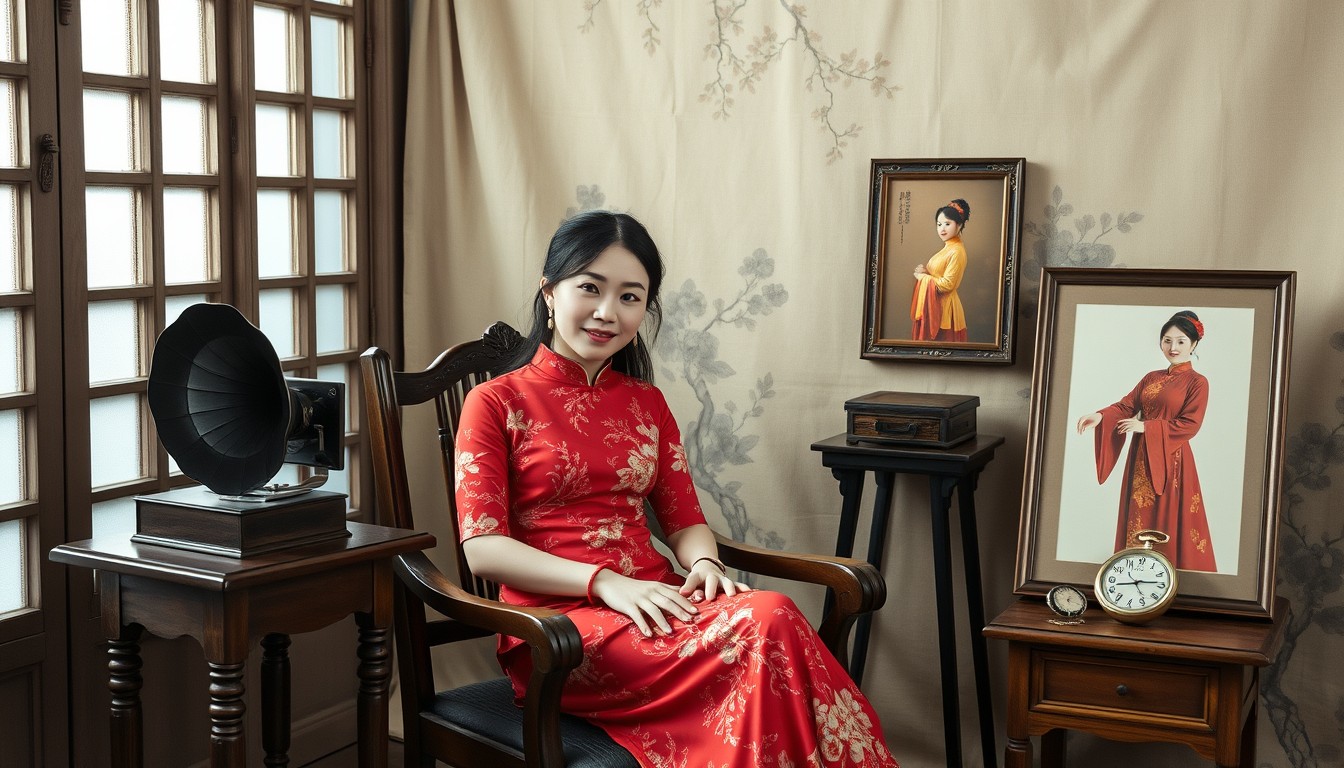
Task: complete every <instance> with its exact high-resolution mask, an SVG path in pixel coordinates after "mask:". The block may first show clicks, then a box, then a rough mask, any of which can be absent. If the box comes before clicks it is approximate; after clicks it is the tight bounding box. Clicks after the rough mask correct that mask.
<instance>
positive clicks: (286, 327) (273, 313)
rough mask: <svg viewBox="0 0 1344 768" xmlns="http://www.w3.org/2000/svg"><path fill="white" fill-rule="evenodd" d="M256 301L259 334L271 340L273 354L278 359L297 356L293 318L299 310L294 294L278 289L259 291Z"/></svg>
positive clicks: (296, 340)
mask: <svg viewBox="0 0 1344 768" xmlns="http://www.w3.org/2000/svg"><path fill="white" fill-rule="evenodd" d="M257 301H258V302H259V306H260V313H259V314H260V319H261V326H260V327H261V332H262V333H264V334H266V338H268V339H270V340H271V346H273V347H275V354H277V355H279V356H280V357H293V356H295V355H297V354H298V339H297V338H296V334H297V333H298V331H297V329H296V328H295V326H294V316H295V315H296V314H297V313H298V309H299V308H298V304H297V302H296V301H295V299H294V292H293V291H290V290H287V289H278V288H275V289H271V290H268V291H260V292H259V293H258V294H257Z"/></svg>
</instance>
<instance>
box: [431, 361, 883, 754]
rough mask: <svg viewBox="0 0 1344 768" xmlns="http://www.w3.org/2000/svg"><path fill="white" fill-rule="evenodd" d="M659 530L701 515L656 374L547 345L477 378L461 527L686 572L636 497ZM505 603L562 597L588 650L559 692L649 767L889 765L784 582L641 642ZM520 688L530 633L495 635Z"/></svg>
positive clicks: (612, 618) (673, 578)
mask: <svg viewBox="0 0 1344 768" xmlns="http://www.w3.org/2000/svg"><path fill="white" fill-rule="evenodd" d="M646 500H648V501H649V502H651V503H652V507H653V509H654V510H655V512H656V514H657V516H658V521H659V523H660V524H661V525H662V528H663V530H664V531H665V532H666V533H668V534H671V533H674V532H676V531H679V530H681V529H683V528H686V527H688V526H691V525H696V524H700V523H704V522H705V519H704V515H703V513H702V512H701V510H700V505H699V502H698V500H697V497H696V493H695V488H694V486H693V485H692V483H691V476H690V473H689V472H688V469H687V464H686V453H685V449H684V448H683V447H682V444H681V436H680V433H679V431H678V430H677V425H676V422H675V421H674V419H673V417H672V413H671V411H670V410H669V409H668V407H667V403H666V401H664V399H663V395H662V393H661V392H659V391H658V389H657V388H655V387H654V386H653V385H652V384H649V383H647V382H644V381H641V380H638V379H635V378H632V377H630V376H626V375H624V374H620V373H617V372H615V371H612V370H610V368H607V369H604V370H603V371H602V372H600V373H599V374H598V376H597V381H596V383H595V384H593V385H589V384H588V379H587V376H586V375H585V373H584V371H583V369H582V368H581V367H580V366H579V365H578V364H577V363H575V362H573V361H571V360H568V359H566V358H564V357H561V356H559V355H557V354H555V353H554V352H552V351H551V350H550V349H548V348H547V347H545V346H544V345H543V346H542V347H540V348H539V349H538V350H537V354H536V356H535V357H534V358H533V359H532V362H531V364H529V365H527V366H525V367H523V368H520V369H518V370H516V371H512V372H510V373H507V374H505V375H503V376H499V377H497V378H495V379H492V380H491V381H489V382H487V383H485V384H483V385H481V386H478V387H476V388H475V389H474V390H472V391H471V393H470V394H469V395H468V397H467V399H466V402H465V404H464V406H463V413H462V419H461V422H460V424H459V427H458V437H457V504H458V514H459V520H460V523H461V529H462V538H463V539H464V540H465V539H468V538H471V537H473V536H480V535H483V534H502V535H506V536H512V537H514V538H515V539H518V540H519V541H521V542H523V543H525V544H528V545H530V546H532V547H535V548H537V549H540V550H543V551H546V552H550V553H552V554H555V555H558V556H560V557H564V558H568V559H570V560H575V561H578V562H583V563H592V564H594V565H597V564H606V565H608V566H610V567H611V568H613V569H614V570H616V571H619V572H620V573H623V574H625V575H627V576H632V577H635V578H641V579H650V580H654V579H657V580H661V581H664V582H667V583H668V584H673V585H676V586H680V585H681V584H682V583H683V582H684V578H683V577H681V576H678V575H677V574H676V573H675V572H674V571H673V569H672V565H671V563H669V562H668V560H667V559H666V558H665V557H663V556H662V555H661V554H659V553H658V551H657V550H655V549H654V547H653V545H652V537H651V535H650V532H649V529H648V526H647V525H646V523H645V518H644V509H645V501H646ZM500 597H501V599H503V600H504V601H505V602H509V603H512V604H515V605H527V606H546V607H549V608H554V609H558V610H561V611H564V612H565V613H566V614H567V615H568V616H569V617H570V618H571V619H572V620H573V621H574V624H575V625H576V626H577V627H578V629H579V632H580V634H581V635H582V636H583V647H584V658H583V662H582V663H581V664H580V666H579V667H578V668H577V669H576V670H575V671H574V672H573V673H572V674H571V675H570V677H569V680H568V681H567V683H566V686H565V690H564V694H563V695H562V698H561V706H562V708H563V709H564V710H565V711H567V712H572V713H574V714H576V715H579V716H582V717H584V718H587V719H588V720H590V721H591V722H593V723H594V724H596V725H598V726H599V727H601V728H602V729H603V730H605V731H606V732H607V733H609V734H610V735H611V737H612V738H613V739H614V740H615V741H616V742H618V743H619V744H621V745H622V746H623V747H625V748H626V749H628V750H629V751H630V752H631V753H632V754H633V755H634V756H635V758H636V759H637V760H638V761H639V763H640V765H642V766H649V767H650V768H654V767H655V766H656V767H657V768H673V767H676V768H683V767H684V768H702V767H705V766H713V767H714V768H724V767H726V766H734V767H739V766H740V767H741V768H746V767H747V766H828V767H829V766H859V765H862V766H895V765H896V761H895V760H894V759H893V758H892V757H891V755H890V753H888V751H887V748H886V745H885V744H884V742H883V739H882V732H881V728H880V726H879V725H878V722H877V716H876V714H875V713H874V712H873V708H872V706H871V705H870V704H869V703H868V701H867V699H866V698H864V696H863V694H862V693H860V692H859V690H858V688H857V687H856V686H855V685H854V683H853V682H852V681H851V680H850V678H849V676H848V675H847V674H846V673H845V671H844V670H843V669H842V668H841V667H840V665H839V664H838V663H837V662H836V660H835V658H834V657H833V656H832V655H831V653H830V652H829V651H828V650H827V649H826V647H825V646H824V645H822V643H821V641H820V640H819V639H818V637H817V635H816V633H815V632H814V631H813V629H812V627H811V626H810V625H809V624H808V623H807V621H806V619H805V618H804V617H803V616H802V615H801V614H800V613H799V611H798V609H797V608H796V607H795V606H794V604H793V602H792V601H791V600H789V598H787V597H785V596H784V595H781V594H778V593H775V592H767V591H762V590H758V591H751V592H744V593H741V594H738V595H735V596H733V597H718V598H716V599H715V600H714V601H713V602H711V603H707V604H701V605H700V606H699V608H700V611H699V613H698V614H697V616H696V618H695V619H693V620H692V621H691V622H690V623H682V622H681V621H679V620H677V619H675V618H671V617H669V621H670V623H671V624H672V627H673V630H674V631H673V633H672V634H671V635H670V636H667V637H659V636H657V635H655V636H654V637H650V638H646V637H644V635H643V634H642V633H640V631H639V628H638V627H636V626H635V625H634V623H633V622H632V621H631V620H630V619H629V618H628V617H626V616H625V615H623V614H620V613H617V612H616V611H613V610H611V609H609V608H606V607H603V606H600V605H597V606H595V605H592V604H590V603H589V602H588V601H587V599H586V598H584V597H565V596H556V595H544V594H536V593H532V592H524V591H522V590H518V589H513V588H510V587H508V586H507V585H505V586H504V587H502V588H501V590H500ZM499 659H500V663H501V665H502V666H503V667H504V671H505V672H506V673H507V674H508V675H509V677H510V678H511V679H512V681H513V686H514V691H515V693H516V694H518V695H519V696H520V697H521V695H522V693H523V692H524V690H525V688H526V685H527V679H528V674H529V672H530V662H531V660H530V657H529V655H528V652H527V647H526V646H525V645H523V644H522V643H521V642H520V641H519V640H517V639H515V638H511V637H504V636H501V637H500V639H499Z"/></svg>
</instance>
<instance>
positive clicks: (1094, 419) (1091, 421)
mask: <svg viewBox="0 0 1344 768" xmlns="http://www.w3.org/2000/svg"><path fill="white" fill-rule="evenodd" d="M1100 423H1101V414H1100V413H1089V414H1087V415H1086V416H1084V417H1082V418H1081V419H1079V420H1078V434H1080V435H1081V434H1083V433H1084V432H1086V431H1087V430H1089V429H1091V428H1093V427H1095V426H1097V425H1098V424H1100Z"/></svg>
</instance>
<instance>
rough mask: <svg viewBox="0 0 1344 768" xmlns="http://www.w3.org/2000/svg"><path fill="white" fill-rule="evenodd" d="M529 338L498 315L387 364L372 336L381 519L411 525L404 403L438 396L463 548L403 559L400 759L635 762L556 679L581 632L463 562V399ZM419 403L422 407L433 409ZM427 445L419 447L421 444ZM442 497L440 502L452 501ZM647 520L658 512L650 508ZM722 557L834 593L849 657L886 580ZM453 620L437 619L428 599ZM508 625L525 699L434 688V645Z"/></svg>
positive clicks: (443, 510)
mask: <svg viewBox="0 0 1344 768" xmlns="http://www.w3.org/2000/svg"><path fill="white" fill-rule="evenodd" d="M521 342H522V337H521V336H520V335H519V334H518V332H517V331H515V330H514V329H513V328H510V327H509V326H508V325H505V324H503V323H495V324H494V325H492V326H491V327H490V328H489V329H487V330H486V332H485V334H484V335H483V336H482V337H481V339H479V340H476V341H470V342H466V343H463V344H458V345H457V346H455V347H452V348H451V349H448V350H447V351H445V352H443V353H442V354H441V355H439V357H438V358H437V359H436V360H435V361H434V362H433V363H431V364H430V366H429V367H428V368H426V369H425V370H423V371H418V372H398V371H394V370H392V363H391V359H390V358H389V357H388V354H387V353H386V352H385V351H384V350H381V349H379V348H377V347H372V348H370V349H369V350H368V351H366V352H365V353H364V354H363V355H362V356H361V357H360V368H361V371H362V375H363V381H364V400H365V408H366V410H367V414H368V431H369V436H370V442H371V450H372V453H373V467H374V477H375V480H376V483H377V493H378V506H377V516H378V523H379V524H381V525H389V526H395V527H400V528H413V527H414V526H415V518H414V516H413V514H412V505H411V497H410V492H409V490H408V484H407V474H406V460H405V446H404V444H403V438H402V429H401V425H402V410H403V409H406V408H409V407H412V406H426V405H428V404H430V403H432V404H433V408H434V411H435V413H436V418H437V423H438V435H437V437H438V445H437V451H438V453H439V458H440V459H441V464H442V468H443V484H444V493H445V498H444V499H435V500H434V502H433V503H432V504H431V505H430V506H429V509H430V510H431V512H432V513H433V514H436V515H446V516H447V522H448V524H449V526H450V527H451V530H452V536H451V541H452V543H453V545H454V547H455V548H456V555H457V574H456V579H454V578H452V577H450V576H448V575H447V574H445V573H443V572H442V571H440V570H439V569H438V568H437V567H436V566H435V565H434V564H433V563H431V562H430V560H429V558H427V557H426V556H425V555H424V554H423V553H421V552H415V553H412V554H408V555H403V556H401V557H399V558H398V560H397V563H396V566H395V567H396V571H397V575H398V576H399V585H398V588H397V594H396V623H395V638H396V653H397V664H398V670H399V672H400V677H401V697H402V709H403V717H404V718H405V725H404V728H405V740H406V741H405V745H406V746H405V749H406V752H405V754H406V765H408V766H421V767H422V768H432V766H434V764H435V762H434V761H435V760H436V759H437V760H440V761H443V762H445V763H448V764H449V765H454V766H461V767H464V768H465V767H468V766H483V765H489V766H519V767H521V766H528V767H529V768H541V767H543V766H544V767H546V768H551V767H552V766H554V767H557V768H558V767H559V766H601V767H602V768H609V767H612V766H630V768H635V766H636V763H635V761H634V758H633V757H631V755H630V754H629V753H628V752H626V751H625V750H624V749H622V748H621V747H619V746H618V745H617V744H616V743H615V742H613V741H611V739H610V738H608V737H607V735H606V733H605V732H603V731H602V730H601V729H599V728H597V727H595V726H593V725H590V724H589V723H588V722H586V721H584V720H582V719H581V718H578V717H574V716H571V715H566V714H562V713H560V711H559V710H560V707H559V701H560V693H561V689H562V687H563V685H564V682H565V679H566V677H567V676H568V674H569V672H570V671H571V670H573V669H574V668H575V667H576V666H577V665H578V664H579V662H580V661H581V660H582V657H583V648H582V645H581V642H580V637H579V632H578V630H577V629H576V628H575V627H574V624H573V623H572V622H571V621H570V620H569V619H568V618H567V617H566V616H565V615H564V614H562V613H558V612H556V611H551V610H545V609H537V608H522V607H517V606H511V605H507V604H505V603H501V602H499V601H498V599H497V597H498V588H497V586H496V585H494V584H491V583H489V582H486V581H484V580H482V579H478V578H476V577H475V576H473V575H472V573H471V571H470V569H469V568H468V567H467V561H466V558H465V557H464V556H463V554H462V546H461V542H460V540H459V536H458V525H457V508H456V502H455V500H454V496H453V477H454V469H453V464H454V456H453V440H454V435H455V433H456V429H457V423H458V418H459V416H460V415H461V407H462V401H463V399H464V398H465V397H466V393H467V392H468V391H469V390H470V389H471V388H472V387H473V386H475V385H477V384H479V383H481V382H483V381H485V380H486V379H489V378H490V376H491V373H492V371H494V370H495V369H496V368H498V367H499V366H500V365H501V363H502V361H503V360H505V359H507V358H508V356H509V352H510V350H512V349H514V348H515V347H516V345H517V344H519V343H521ZM415 410H416V411H423V412H425V413H426V415H425V416H424V417H423V418H427V412H428V410H429V409H428V408H427V407H421V408H418V409H415ZM427 448H429V446H427V445H426V446H412V450H425V449H427ZM445 499H446V503H444V501H445ZM649 517H650V519H651V520H652V519H653V516H652V515H650V516H649ZM718 545H719V558H720V559H721V560H722V561H723V562H724V564H725V565H727V566H728V567H730V568H737V569H740V570H743V571H748V572H751V573H756V574H760V575H763V576H774V577H780V578H785V579H791V580H795V581H801V582H807V583H812V584H820V585H824V586H826V587H828V588H829V589H830V590H832V592H833V594H834V596H835V599H834V600H833V601H829V602H830V603H831V604H832V607H831V609H830V611H829V613H827V615H826V616H824V617H823V621H822V623H821V626H820V628H819V629H818V632H819V634H820V635H821V638H822V640H823V641H824V642H825V643H826V645H827V647H829V648H830V650H831V651H832V652H833V653H834V654H835V656H836V658H838V659H839V660H840V662H841V663H842V664H845V665H846V666H848V663H847V659H848V653H847V646H848V639H849V630H850V627H851V626H852V624H853V623H854V620H855V619H856V618H857V617H858V615H859V614H861V613H864V612H867V611H872V610H875V609H877V608H879V607H881V605H882V603H883V602H884V601H885V599H886V587H885V585H884V583H883V581H882V578H881V576H879V575H878V573H877V571H876V569H874V568H873V567H872V566H871V565H869V564H868V563H866V562H863V561H860V560H852V559H848V558H836V557H818V556H811V555H797V554H789V553H785V552H777V551H774V550H768V549H762V548H758V547H753V546H749V545H746V544H742V543H740V542H736V541H732V540H730V539H725V538H723V537H718ZM427 608H428V609H431V610H432V611H435V612H437V613H438V614H441V615H442V616H444V617H446V618H442V619H437V620H430V618H429V617H427V615H426V609H427ZM496 633H502V634H507V635H511V636H514V637H518V638H521V639H522V640H524V641H526V642H527V644H528V645H529V647H530V648H531V650H532V659H533V673H532V677H531V679H530V680H529V682H528V694H527V699H526V701H525V703H524V705H523V707H522V708H521V709H520V708H519V707H517V706H515V705H514V703H513V688H512V686H511V685H510V684H509V681H508V679H507V678H505V677H503V676H501V677H500V678H499V679H496V680H490V681H486V682H481V683H475V684H472V685H467V686H464V687H461V688H457V689H453V690H447V691H436V690H435V686H434V677H433V670H432V668H431V665H430V648H431V647H433V646H438V645H442V644H445V643H451V642H456V641H459V640H466V639H471V638H480V637H487V636H493V635H494V634H496Z"/></svg>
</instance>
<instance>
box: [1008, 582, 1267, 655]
mask: <svg viewBox="0 0 1344 768" xmlns="http://www.w3.org/2000/svg"><path fill="white" fill-rule="evenodd" d="M1291 612H1292V611H1291V608H1290V607H1289V605H1288V601H1287V600H1286V599H1284V598H1282V597H1280V598H1277V599H1276V600H1275V601H1274V607H1273V610H1272V612H1271V617H1272V618H1271V619H1270V620H1268V621H1266V620H1264V619H1254V618H1240V617H1227V616H1216V615H1211V614H1195V613H1167V614H1165V615H1163V616H1159V617H1158V618H1157V619H1154V620H1153V621H1152V622H1150V623H1148V624H1139V625H1131V624H1122V623H1120V622H1118V621H1116V620H1114V619H1112V618H1111V617H1110V616H1107V615H1106V614H1105V613H1103V612H1102V611H1101V610H1100V609H1098V608H1095V607H1094V608H1090V609H1089V610H1088V611H1087V614H1086V615H1085V616H1084V617H1083V618H1084V619H1086V623H1084V624H1071V625H1058V624H1051V623H1050V619H1057V618H1059V617H1058V616H1056V615H1055V614H1054V613H1053V612H1052V611H1051V610H1050V609H1049V608H1048V607H1047V606H1046V605H1045V602H1044V601H1042V600H1032V599H1028V598H1023V599H1019V600H1017V601H1016V602H1014V603H1013V604H1012V605H1010V606H1008V608H1007V609H1006V610H1005V611H1004V612H1003V613H1001V614H999V616H998V617H997V618H995V619H994V620H993V621H991V622H990V623H989V624H988V625H987V626H986V627H985V630H984V632H985V636H986V637H992V638H998V639H1002V640H1010V641H1014V642H1027V643H1033V644H1036V645H1060V646H1068V647H1069V648H1085V649H1091V650H1099V651H1106V652H1111V653H1130V654H1138V655H1142V656H1158V657H1168V658H1179V659H1182V660H1186V661H1191V660H1194V661H1209V662H1215V663H1223V664H1228V663H1231V664H1246V665H1250V666H1256V667H1263V666H1265V665H1267V664H1269V663H1270V662H1272V661H1273V660H1274V657H1275V656H1276V655H1277V654H1278V651H1279V645H1280V644H1281V643H1282V642H1283V633H1284V629H1285V628H1286V627H1287V625H1288V617H1289V616H1290V615H1291Z"/></svg>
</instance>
